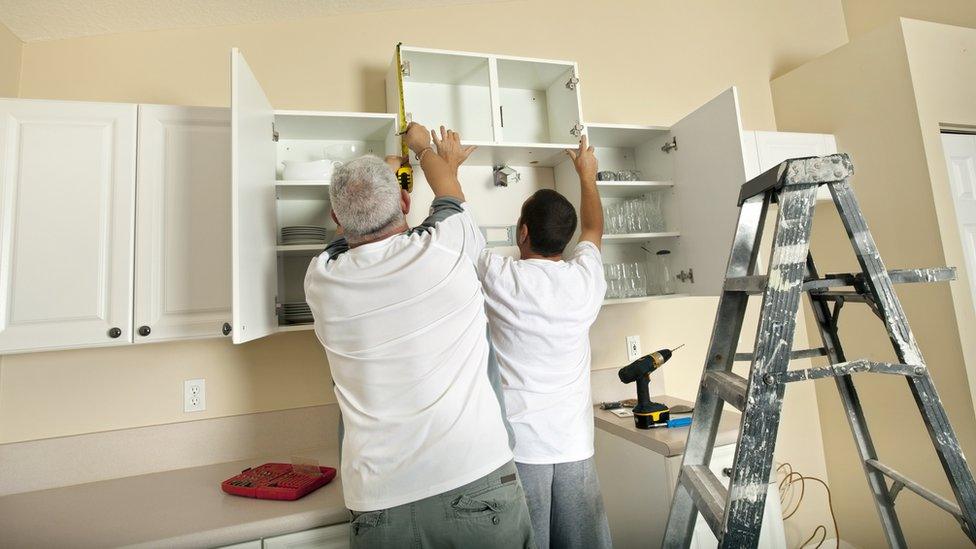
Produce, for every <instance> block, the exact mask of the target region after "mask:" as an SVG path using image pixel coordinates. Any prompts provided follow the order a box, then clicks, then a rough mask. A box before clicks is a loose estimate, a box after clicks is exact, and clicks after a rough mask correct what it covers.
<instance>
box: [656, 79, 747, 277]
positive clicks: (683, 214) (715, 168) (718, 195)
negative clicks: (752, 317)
mask: <svg viewBox="0 0 976 549" xmlns="http://www.w3.org/2000/svg"><path fill="white" fill-rule="evenodd" d="M671 135H672V137H673V138H674V140H675V141H674V142H675V144H676V145H677V146H676V147H675V148H674V149H673V150H672V151H671V152H670V153H669V154H670V155H672V156H673V157H674V188H675V206H676V207H675V210H676V211H675V213H676V215H677V218H678V223H680V226H681V238H680V241H679V247H678V251H677V253H676V254H675V257H674V270H675V272H677V273H678V274H679V275H680V274H681V272H686V273H692V274H693V275H694V281H693V282H692V280H691V279H686V280H681V279H680V278H679V279H678V281H677V284H676V286H677V287H678V291H679V292H683V293H688V294H692V295H719V294H720V293H721V292H722V285H723V282H724V280H725V268H726V266H727V264H728V260H729V253H730V251H731V249H732V237H733V236H734V233H735V227H736V222H737V220H738V218H739V208H738V198H739V191H740V189H741V188H742V184H743V183H745V182H746V172H745V160H744V157H743V151H742V126H741V122H740V117H739V97H738V93H737V92H736V89H735V88H729V89H728V90H726V91H724V92H722V94H720V95H719V96H718V97H716V98H714V99H712V100H711V101H709V102H708V103H705V104H704V105H702V106H701V107H699V108H698V109H696V110H695V112H693V113H691V114H689V115H688V116H686V117H684V118H682V119H681V120H680V121H678V122H677V123H676V124H675V125H674V126H672V127H671ZM692 269H693V272H692Z"/></svg>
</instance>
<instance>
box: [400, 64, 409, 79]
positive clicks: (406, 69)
mask: <svg viewBox="0 0 976 549" xmlns="http://www.w3.org/2000/svg"><path fill="white" fill-rule="evenodd" d="M400 74H401V75H403V76H404V77H406V76H410V61H403V62H402V63H400Z"/></svg>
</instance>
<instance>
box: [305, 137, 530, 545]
mask: <svg viewBox="0 0 976 549" xmlns="http://www.w3.org/2000/svg"><path fill="white" fill-rule="evenodd" d="M431 137H433V139H434V143H435V145H436V147H437V149H436V151H435V150H434V149H433V148H432V147H431ZM405 139H406V141H407V144H408V146H409V147H410V149H411V150H412V151H413V152H414V153H415V154H416V157H417V160H418V161H419V162H420V165H421V168H422V169H423V172H424V176H425V178H426V180H427V183H428V184H429V185H430V187H431V189H432V190H433V191H434V201H433V202H432V204H431V211H430V216H429V217H428V218H427V220H426V221H424V223H422V224H421V225H420V226H419V227H416V228H413V229H410V228H409V227H408V226H407V223H406V214H407V212H409V210H410V195H409V194H407V193H406V192H405V191H401V190H400V188H399V185H398V184H397V181H396V178H395V177H394V175H393V171H392V170H391V169H390V167H389V166H388V165H387V164H386V163H384V161H382V160H380V159H379V158H376V157H370V156H367V157H362V158H359V159H357V160H354V161H352V162H349V163H347V164H346V165H344V166H342V167H341V168H338V169H337V170H336V171H335V173H334V175H333V177H332V185H331V187H330V189H329V194H330V197H331V199H332V216H333V219H334V220H335V221H336V223H337V224H338V225H339V228H340V230H341V231H342V235H343V238H340V239H338V240H336V241H335V242H333V243H331V244H330V245H329V246H328V247H327V248H326V250H325V252H324V253H322V254H321V255H319V256H318V257H316V258H315V259H314V260H312V263H311V265H310V266H309V269H308V273H307V274H306V276H305V295H306V298H307V300H308V303H309V306H310V307H311V309H312V314H313V316H314V317H315V333H316V335H317V336H318V338H319V341H320V342H321V343H322V345H323V346H324V347H325V350H326V354H327V355H328V358H329V364H330V366H331V369H332V377H333V380H334V381H335V393H336V397H337V399H338V401H339V408H340V410H341V412H342V417H343V422H344V427H345V434H344V437H343V441H342V466H341V473H342V474H341V477H340V478H341V479H342V488H343V494H344V496H345V500H346V507H348V508H349V509H350V510H351V511H352V513H353V522H352V527H351V529H350V539H351V544H352V546H353V547H408V546H409V547H532V546H533V538H532V528H531V524H530V519H529V512H528V508H527V506H526V503H525V495H524V492H523V491H522V485H521V483H520V481H519V479H518V475H517V473H516V469H515V464H514V462H513V461H512V451H511V448H510V447H509V439H508V433H507V431H506V428H505V425H504V423H503V414H502V410H501V407H500V404H499V400H498V398H497V396H496V394H495V392H494V391H493V389H492V387H491V385H490V383H489V379H488V373H487V367H488V360H489V352H490V350H489V345H488V340H487V337H486V329H487V320H486V316H485V304H484V295H483V294H482V290H481V283H480V282H479V280H478V275H477V272H476V270H475V263H476V261H477V260H478V257H479V255H480V253H481V251H482V250H483V249H484V247H485V241H484V238H483V237H482V235H481V232H480V230H479V229H478V226H477V224H476V223H475V222H474V220H473V219H472V217H471V214H470V212H469V211H468V210H467V207H466V205H465V204H464V194H463V192H462V191H461V185H460V183H459V182H458V178H457V169H458V166H460V164H461V163H462V162H464V160H465V159H466V158H467V156H468V155H469V154H470V153H471V151H472V150H473V148H470V147H469V148H462V147H461V144H460V138H459V137H458V135H457V134H456V133H454V132H451V131H445V130H444V128H443V127H442V128H441V132H440V136H438V135H437V134H435V133H433V132H431V134H430V135H428V133H427V129H426V128H424V127H423V126H420V125H419V124H412V125H411V126H410V127H409V128H408V132H407V134H406V136H405Z"/></svg>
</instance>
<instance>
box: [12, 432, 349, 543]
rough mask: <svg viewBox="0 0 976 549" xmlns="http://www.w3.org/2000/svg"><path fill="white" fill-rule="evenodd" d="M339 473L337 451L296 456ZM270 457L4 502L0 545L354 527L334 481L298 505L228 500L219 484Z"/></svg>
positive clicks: (202, 539)
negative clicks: (331, 526)
mask: <svg viewBox="0 0 976 549" xmlns="http://www.w3.org/2000/svg"><path fill="white" fill-rule="evenodd" d="M294 455H296V456H301V457H308V458H315V459H317V460H318V462H319V464H320V465H323V466H329V467H336V468H337V469H338V463H339V456H338V449H337V448H334V447H332V448H313V449H309V450H303V451H301V452H296V453H294ZM273 461H277V462H285V463H290V462H291V456H271V457H269V458H256V459H249V460H244V461H232V462H228V463H221V464H217V465H207V466H203V467H193V468H189V469H178V470H175V471H165V472H161V473H152V474H148V475H139V476H134V477H126V478H120V479H114V480H106V481H101V482H92V483H89V484H79V485H76V486H68V487H64V488H54V489H51V490H39V491H36V492H26V493H22V494H14V495H10V496H5V497H0V546H3V547H5V548H7V547H117V546H128V545H135V546H145V547H202V546H210V547H213V546H220V545H228V544H231V543H237V542H241V541H249V540H254V539H258V538H261V537H270V536H274V535H280V534H286V533H290V532H299V531H302V530H308V529H310V528H316V527H320V526H328V525H331V524H339V523H341V522H345V521H348V520H349V512H348V511H347V510H346V507H345V505H344V503H343V499H342V487H341V483H340V482H339V478H338V477H337V478H336V479H335V480H333V481H332V482H330V483H329V484H327V485H325V486H323V487H322V488H319V489H318V490H316V491H315V492H312V493H311V494H309V495H307V496H305V497H304V498H302V499H299V500H296V501H270V500H259V499H251V498H244V497H238V496H231V495H228V494H225V493H224V492H222V491H221V489H220V483H221V482H222V481H223V480H226V479H228V478H230V477H232V476H234V475H235V474H237V473H239V472H241V471H242V470H244V469H246V468H248V467H253V466H257V465H261V464H262V463H267V462H273Z"/></svg>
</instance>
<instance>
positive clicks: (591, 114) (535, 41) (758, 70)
mask: <svg viewBox="0 0 976 549" xmlns="http://www.w3.org/2000/svg"><path fill="white" fill-rule="evenodd" d="M809 5H810V2H808V1H806V0H790V1H776V2H773V1H768V0H749V1H743V2H735V3H731V2H724V1H720V0H711V1H702V2H694V3H691V2H683V3H676V2H668V1H664V0H654V1H647V0H626V1H619V2H615V3H613V6H612V7H610V6H609V5H608V4H605V3H597V2H585V1H573V2H565V1H556V0H545V1H531V2H511V3H503V4H491V5H472V6H462V7H454V8H443V9H436V10H427V11H400V12H385V13H373V14H355V15H344V16H338V17H333V18H325V19H313V20H306V21H297V22H288V23H274V24H262V25H246V26H234V27H222V28H214V29H195V30H186V31H161V32H141V33H132V34H119V35H111V36H100V37H90V38H78V39H71V40H63V41H51V42H38V43H30V44H27V45H26V46H25V48H24V63H23V76H22V78H21V96H22V97H29V98H52V99H78V100H103V101H130V102H153V103H175V104H190V105H227V104H228V101H229V93H230V91H229V62H228V61H229V55H228V54H229V50H230V48H231V46H239V47H241V48H242V49H243V51H244V53H245V55H246V56H247V60H248V63H249V65H250V66H251V68H252V69H253V70H254V72H255V74H256V75H257V77H258V78H259V79H260V81H261V82H262V84H263V86H264V89H265V91H266V92H267V94H268V96H269V98H270V99H271V101H272V103H273V104H274V105H275V106H276V107H279V108H305V109H329V110H352V111H359V110H365V111H383V110H385V99H384V84H383V80H384V77H385V74H386V71H387V68H388V66H389V61H390V58H391V56H392V53H393V47H394V44H395V43H396V42H397V41H403V42H405V43H408V44H411V45H417V46H428V47H437V48H445V49H463V50H472V51H488V52H496V53H507V54H515V55H525V56H535V57H549V58H560V59H572V60H576V61H578V62H579V64H580V71H581V73H582V78H583V83H582V93H583V110H584V115H585V117H586V119H587V120H588V121H598V122H629V123H652V124H670V123H672V122H674V121H676V120H677V119H679V118H680V117H682V116H683V115H685V114H687V113H688V112H690V111H691V110H693V109H694V108H696V107H697V106H699V105H700V104H702V103H703V102H705V101H706V100H708V99H710V98H711V97H713V96H714V95H716V94H717V93H719V92H720V91H721V90H723V89H725V88H727V87H728V86H730V85H733V84H734V85H736V86H738V88H739V97H740V99H741V103H742V119H743V123H744V125H745V127H746V128H747V129H774V128H775V126H776V124H775V120H774V116H773V105H772V100H771V96H770V89H769V79H770V77H771V76H774V75H777V74H781V73H783V72H786V71H788V70H789V69H791V68H793V67H796V66H798V65H800V64H802V63H804V62H806V61H807V60H809V59H812V58H814V57H817V56H819V55H821V54H823V53H826V52H828V51H830V50H832V49H833V48H836V47H838V46H840V45H842V44H843V43H845V42H846V40H847V34H846V30H845V27H844V20H843V13H842V8H841V5H840V0H818V1H817V2H816V5H817V9H816V10H810V9H809ZM730 207H732V205H730ZM716 304H717V299H715V298H696V299H688V300H682V301H677V300H675V301H666V302H659V303H657V304H653V305H629V306H617V307H612V308H607V309H605V311H604V313H603V315H602V317H601V319H600V320H599V321H598V322H597V325H596V326H595V327H594V329H593V332H592V334H591V340H592V342H593V357H594V367H595V368H614V367H619V366H620V365H622V364H623V363H624V362H625V345H624V336H625V335H628V334H639V335H640V336H641V339H642V342H643V345H644V348H645V350H651V349H653V348H659V347H661V346H666V345H676V344H678V343H681V342H686V343H688V349H686V350H683V351H681V352H680V353H679V354H678V355H677V356H676V357H675V359H674V360H673V363H672V364H670V365H669V366H668V369H667V371H666V372H665V373H664V374H663V375H664V376H665V383H666V386H667V390H668V392H669V393H672V394H675V395H676V396H683V397H686V398H690V399H694V397H695V393H696V390H697V383H698V379H699V376H700V371H701V367H702V364H703V362H704V359H703V357H704V353H705V348H706V346H707V344H708V338H709V335H710V332H711V327H712V322H713V318H714V314H715V308H716ZM754 318H755V316H754V315H753V316H752V319H753V320H754ZM750 324H752V325H754V324H755V322H750ZM746 332H747V333H748V330H746ZM744 337H745V339H744V344H743V348H745V347H747V346H748V344H749V343H751V336H748V335H747V336H744ZM192 377H205V378H206V379H207V392H208V395H207V400H208V402H207V411H206V412H205V413H203V414H193V415H186V414H183V413H182V400H181V399H182V392H181V391H182V381H183V380H184V379H188V378H192ZM628 390H629V389H628ZM788 395H789V397H788V399H787V403H786V411H785V414H786V415H785V419H784V425H785V426H787V427H788V428H787V429H784V433H783V435H782V436H781V437H780V445H779V450H778V452H777V459H778V460H789V461H792V462H794V464H795V465H796V466H797V468H798V469H800V470H803V471H804V472H806V473H809V474H814V475H821V476H822V475H824V473H825V468H824V464H823V452H822V448H821V445H820V436H819V422H818V420H817V417H816V414H814V413H813V409H814V406H815V405H816V397H815V394H814V390H813V388H812V386H809V385H807V386H805V387H798V388H795V389H794V388H791V389H790V392H789V393H788ZM333 401H334V396H333V394H332V392H331V385H330V381H329V374H328V367H327V365H326V363H325V360H324V358H323V353H322V351H321V348H320V346H319V345H318V343H317V342H316V341H315V338H314V336H313V335H312V334H311V333H292V334H284V335H279V336H275V337H272V338H268V339H267V340H263V341H258V342H254V343H249V344H246V345H243V346H237V347H234V346H232V345H230V344H229V342H228V341H226V340H205V341H195V342H186V343H171V344H156V345H148V346H137V347H128V348H118V349H105V350H99V349H93V350H82V351H65V352H57V353H41V354H30V355H20V356H6V357H2V358H0V443H2V442H11V441H21V440H31V439H38V438H47V437H54V436H62V435H68V434H76V433H85V432H92V431H100V430H106V429H118V428H124V427H134V426H142V425H151V424H158V423H167V422H176V421H186V420H189V419H198V418H203V417H213V416H225V415H231V414H242V413H249V412H255V411H261V410H274V409H284V408H291V407H297V406H306V405H313V404H319V403H324V402H333ZM807 505H809V510H808V511H805V513H809V515H810V518H809V520H808V519H807V518H802V517H801V520H798V521H792V522H791V523H790V524H788V528H794V529H795V532H791V536H790V539H791V542H793V541H795V542H796V543H798V542H799V541H801V540H802V539H803V537H806V535H808V533H809V530H810V529H811V528H812V526H811V525H810V524H808V522H809V521H812V520H818V521H824V520H826V519H825V518H824V516H825V507H824V506H823V502H822V501H817V500H816V499H814V500H812V501H811V502H810V503H809V504H805V506H807ZM801 534H802V536H803V537H798V536H800V535H801ZM796 543H794V545H795V544H796Z"/></svg>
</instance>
